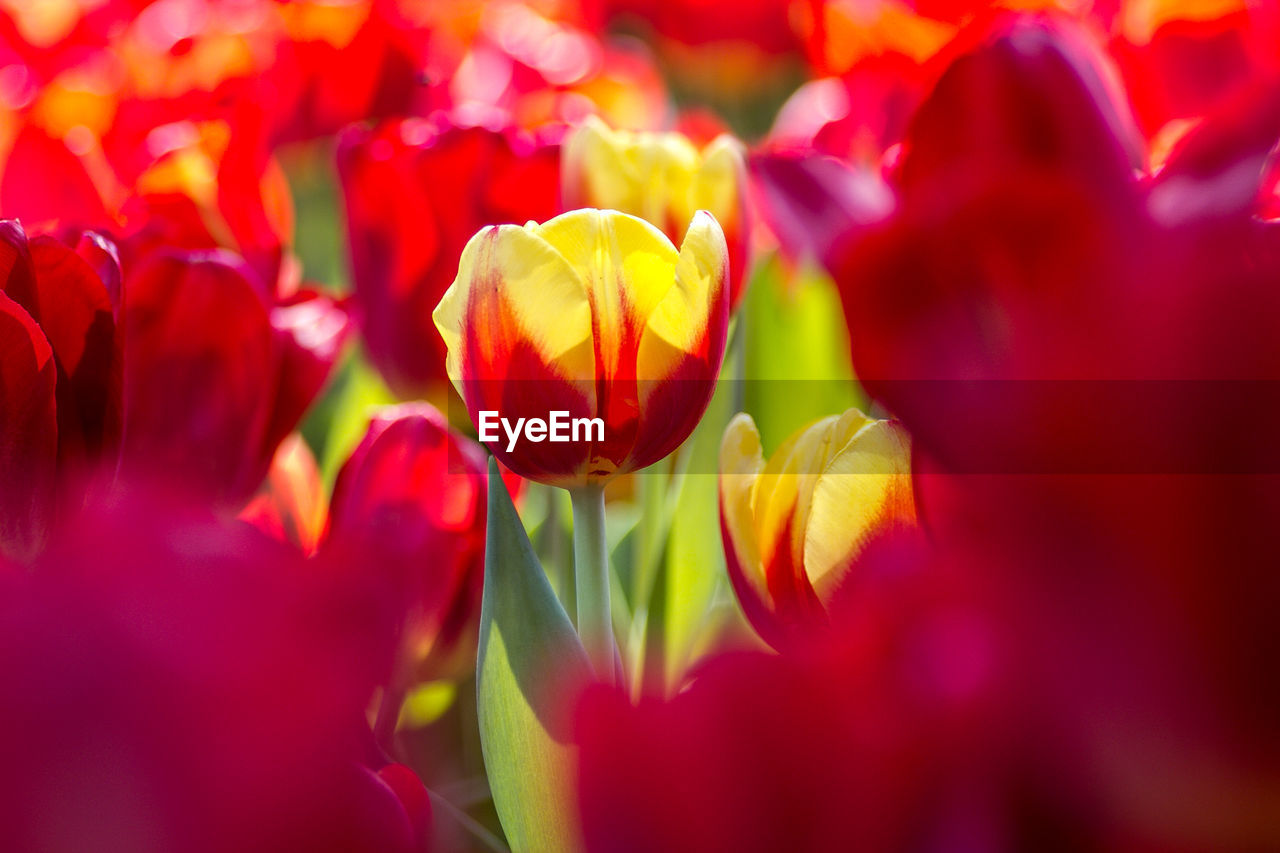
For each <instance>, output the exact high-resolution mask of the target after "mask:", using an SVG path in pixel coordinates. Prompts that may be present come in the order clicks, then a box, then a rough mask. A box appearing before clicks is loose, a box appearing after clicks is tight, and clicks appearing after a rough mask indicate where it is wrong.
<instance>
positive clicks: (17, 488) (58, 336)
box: [0, 220, 122, 558]
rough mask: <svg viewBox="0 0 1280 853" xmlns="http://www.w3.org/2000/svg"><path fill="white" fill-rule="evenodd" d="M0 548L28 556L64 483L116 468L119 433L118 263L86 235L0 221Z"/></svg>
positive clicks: (110, 250) (102, 243)
mask: <svg viewBox="0 0 1280 853" xmlns="http://www.w3.org/2000/svg"><path fill="white" fill-rule="evenodd" d="M0 270H2V272H0V275H3V278H2V279H0V290H2V292H3V296H0V312H2V313H3V318H4V327H3V333H0V341H2V343H0V346H2V347H3V349H4V352H5V353H6V357H5V358H4V359H3V364H4V376H5V378H4V382H3V384H2V386H0V387H2V388H3V393H4V399H3V401H0V442H2V444H0V465H3V468H4V471H3V479H4V482H5V488H4V489H3V504H2V506H0V553H7V554H9V555H10V556H14V557H19V558H25V557H30V556H31V555H32V554H33V553H34V552H35V551H37V550H38V549H39V547H40V545H41V543H42V542H43V541H44V538H45V536H46V535H47V532H48V527H49V525H50V524H51V523H52V518H53V515H54V509H55V501H56V498H57V493H58V491H59V489H62V488H66V487H67V486H70V485H72V484H76V485H78V482H77V481H78V480H79V479H80V478H82V477H84V476H86V475H87V474H88V473H89V471H90V469H92V468H94V467H96V466H98V465H102V466H104V467H105V468H106V469H107V470H108V471H110V470H112V469H114V467H115V462H116V459H117V458H118V454H119V442H120V433H121V396H120V394H121V356H122V353H121V346H122V338H121V334H120V329H119V320H120V268H119V263H118V261H117V260H116V257H115V247H114V246H113V245H112V244H111V243H110V242H108V241H106V240H104V239H103V238H102V237H100V236H98V235H96V234H93V233H87V232H86V233H85V234H84V235H82V236H80V237H79V242H78V243H77V245H76V246H75V248H72V247H70V246H67V245H64V244H63V243H61V242H60V241H58V240H57V239H55V238H53V237H49V236H42V237H36V238H34V239H31V240H28V238H27V235H26V233H25V232H24V231H23V229H22V226H21V225H20V224H19V223H18V222H16V221H13V220H4V221H0Z"/></svg>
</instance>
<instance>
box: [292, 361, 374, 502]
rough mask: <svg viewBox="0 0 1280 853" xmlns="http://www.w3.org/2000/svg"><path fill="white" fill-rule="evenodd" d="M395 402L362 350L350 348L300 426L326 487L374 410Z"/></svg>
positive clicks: (332, 480)
mask: <svg viewBox="0 0 1280 853" xmlns="http://www.w3.org/2000/svg"><path fill="white" fill-rule="evenodd" d="M395 402H397V400H396V397H395V395H394V394H392V393H391V391H389V390H388V389H387V386H386V385H385V384H383V382H382V377H380V376H379V375H378V373H377V371H375V370H374V369H373V366H372V365H370V364H369V362H368V361H367V360H366V359H365V358H364V353H363V352H361V351H359V350H355V351H353V352H352V353H351V354H350V355H349V356H348V357H347V359H346V361H345V362H344V363H343V365H342V367H341V372H340V373H339V375H338V376H337V377H336V379H335V380H334V382H333V384H332V385H331V386H330V388H329V391H328V392H327V393H326V394H325V396H324V399H322V400H321V401H320V402H319V403H317V405H316V406H315V407H314V408H313V409H312V412H311V414H310V415H309V416H308V418H307V423H306V424H305V425H304V427H303V435H305V436H306V437H307V439H308V440H309V441H310V442H311V446H312V447H315V448H316V453H317V455H318V456H319V458H320V475H321V477H322V478H323V479H324V482H325V485H326V486H327V487H328V488H329V489H332V488H333V482H334V480H336V479H337V478H338V471H340V470H341V469H342V466H343V464H344V463H345V462H346V461H347V457H348V456H350V455H351V451H353V450H355V449H356V445H358V444H359V443H360V441H361V439H363V438H364V435H365V432H367V431H368V429H369V419H370V418H371V417H372V415H373V412H374V410H376V409H378V408H379V407H381V406H388V405H391V404H392V403H395Z"/></svg>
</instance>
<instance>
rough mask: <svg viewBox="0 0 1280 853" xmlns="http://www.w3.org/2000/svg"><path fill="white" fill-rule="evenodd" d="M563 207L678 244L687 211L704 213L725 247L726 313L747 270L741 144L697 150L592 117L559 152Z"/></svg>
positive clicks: (724, 139)
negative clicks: (641, 224)
mask: <svg viewBox="0 0 1280 853" xmlns="http://www.w3.org/2000/svg"><path fill="white" fill-rule="evenodd" d="M561 173H562V178H563V193H562V194H563V198H564V204H565V207H566V208H570V209H571V208H577V207H598V208H604V209H611V210H620V211H622V212H623V213H630V214H632V215H634V216H639V217H640V218H642V219H646V220H648V221H649V222H651V223H653V224H654V225H656V226H658V227H659V228H661V229H662V231H663V233H664V234H666V235H667V237H668V238H670V239H671V242H672V243H675V242H677V241H678V240H679V239H680V236H681V235H682V234H683V233H684V231H685V229H686V228H688V227H689V223H690V221H691V220H692V219H693V216H694V213H695V212H697V211H699V210H706V211H709V212H710V213H711V214H712V215H713V216H715V218H716V221H717V222H719V223H720V227H721V228H723V229H724V234H725V242H726V243H727V244H728V247H729V308H730V311H732V310H733V308H734V307H735V306H736V305H737V304H738V300H739V299H740V298H741V296H742V288H743V282H744V280H745V279H744V276H745V274H746V269H747V257H748V247H747V237H748V229H749V227H750V224H749V222H748V218H747V189H746V186H747V180H746V174H747V173H746V162H745V152H744V150H743V147H742V143H740V142H738V141H737V140H736V139H734V138H733V137H731V136H729V135H728V134H721V135H719V136H717V137H716V138H715V139H713V140H712V141H711V142H710V143H708V144H707V145H706V146H705V147H703V148H702V150H701V151H699V150H698V149H697V148H696V147H694V144H693V143H692V142H690V141H689V139H688V138H687V137H686V136H684V134H681V133H632V132H629V131H622V130H611V129H610V128H609V127H608V125H606V124H605V123H604V122H602V121H601V120H600V119H598V118H596V117H594V116H591V117H589V118H588V119H587V120H586V121H585V122H583V124H582V125H581V126H580V127H579V128H577V130H575V131H574V132H573V133H572V134H571V135H570V136H569V138H568V139H567V141H566V142H565V147H564V158H563V166H562V168H561Z"/></svg>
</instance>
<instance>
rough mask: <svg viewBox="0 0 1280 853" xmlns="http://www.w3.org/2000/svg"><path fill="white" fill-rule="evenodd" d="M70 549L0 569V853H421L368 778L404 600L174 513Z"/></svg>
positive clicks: (131, 510)
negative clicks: (369, 741) (369, 742)
mask: <svg viewBox="0 0 1280 853" xmlns="http://www.w3.org/2000/svg"><path fill="white" fill-rule="evenodd" d="M65 533H66V535H65V536H59V537H57V538H56V540H55V541H54V542H53V543H52V544H51V545H50V547H49V549H48V550H47V552H46V553H45V555H44V556H43V557H41V558H40V560H38V561H37V563H36V564H35V565H34V566H33V567H32V569H31V571H28V572H12V571H7V570H6V571H0V587H2V588H3V594H2V595H0V683H3V684H4V686H5V690H6V691H7V692H10V694H11V695H14V696H21V697H22V700H21V701H14V702H6V703H4V706H3V708H2V709H0V748H2V749H3V752H4V754H5V761H4V763H3V767H0V824H2V825H3V826H4V828H5V829H4V833H5V847H6V849H9V850H14V851H19V853H26V851H33V853H34V851H37V850H51V849H57V850H83V849H89V848H92V849H95V850H103V851H121V853H124V851H137V850H140V849H146V850H152V851H157V853H169V851H172V852H173V853H178V851H182V853H201V851H209V853H213V851H225V850H244V851H264V853H265V851H304V850H305V851H325V850H333V851H338V850H341V851H369V853H374V851H396V852H397V853H399V851H404V853H408V851H410V850H416V849H420V848H419V847H417V843H418V842H416V841H415V840H414V829H415V824H416V825H417V826H421V825H422V817H421V808H420V806H419V805H415V804H414V802H413V801H412V800H411V798H410V797H409V796H408V795H407V794H406V792H408V793H410V794H411V793H412V792H409V791H408V786H407V785H406V784H403V782H404V780H397V779H395V778H391V779H390V780H389V781H384V780H386V779H387V776H385V775H384V776H383V777H382V778H381V779H380V778H379V776H378V775H375V774H374V773H373V772H372V771H369V770H366V769H364V768H363V767H362V766H361V765H362V764H363V760H364V755H363V744H364V737H363V736H362V734H361V729H362V727H363V725H364V724H363V716H362V715H363V709H364V707H365V705H366V703H367V702H368V700H369V697H370V694H371V692H372V689H373V685H374V683H375V682H376V681H377V680H379V679H380V678H382V677H384V674H385V672H386V670H387V668H388V666H389V663H390V651H391V648H392V645H391V640H392V636H391V632H390V631H389V630H387V627H386V626H389V625H392V624H395V622H396V620H397V618H398V617H397V616H396V613H397V610H396V603H395V602H394V600H391V599H388V598H385V597H383V596H382V595H381V594H380V593H379V592H378V591H377V590H376V588H374V587H372V586H371V585H370V584H368V583H367V582H365V581H362V580H361V579H360V578H358V577H355V576H352V575H350V574H341V573H336V572H333V571H327V570H320V571H317V569H316V567H315V566H314V565H312V564H309V563H305V562H304V561H303V559H302V558H301V557H300V556H299V555H297V554H295V553H293V552H292V551H291V550H290V549H287V548H285V547H283V546H280V545H278V544H277V543H274V542H272V541H270V540H269V539H267V538H266V537H263V536H262V535H261V534H259V533H257V532H256V531H253V530H251V529H249V528H248V527H245V526H243V525H233V524H228V523H222V522H217V521H215V520H214V519H213V518H212V517H210V516H207V515H205V514H203V513H202V512H200V511H195V510H190V509H186V508H183V507H181V506H180V505H177V504H175V503H174V502H173V501H172V500H167V501H166V502H165V503H158V502H154V501H144V500H141V499H139V498H137V496H130V497H129V498H128V499H124V500H116V501H115V502H113V503H110V504H94V505H93V506H92V507H91V508H90V509H89V510H88V511H87V512H86V513H85V514H84V515H83V516H82V517H80V518H78V519H75V520H71V521H69V522H68V525H67V528H66V531H65ZM365 734H366V736H367V731H366V733H365ZM409 806H413V808H414V809H415V811H416V814H417V815H418V816H417V817H414V818H412V821H413V822H412V823H411V817H410V808H409Z"/></svg>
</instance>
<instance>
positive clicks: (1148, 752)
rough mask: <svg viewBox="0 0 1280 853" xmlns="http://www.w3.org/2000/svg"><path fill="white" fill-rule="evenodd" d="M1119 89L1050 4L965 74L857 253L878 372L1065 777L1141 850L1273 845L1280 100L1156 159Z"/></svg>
mask: <svg viewBox="0 0 1280 853" xmlns="http://www.w3.org/2000/svg"><path fill="white" fill-rule="evenodd" d="M1099 79H1100V75H1098V74H1097V73H1096V72H1095V71H1094V70H1093V66H1092V65H1091V64H1090V60H1089V57H1088V56H1087V55H1086V54H1082V53H1080V52H1078V51H1077V50H1076V46H1075V45H1074V44H1073V42H1072V41H1071V40H1070V39H1065V38H1062V37H1061V36H1060V35H1059V34H1058V33H1057V32H1055V30H1054V29H1053V28H1051V27H1046V26H1045V25H1044V24H1043V23H1040V22H1037V21H1035V20H1022V21H1020V22H1017V23H1014V24H1013V25H1011V26H1006V27H1005V28H1004V29H1002V30H1001V31H999V32H997V34H996V35H995V37H994V38H993V39H992V40H991V41H990V42H988V43H987V44H985V45H983V46H981V47H979V48H978V49H977V50H976V51H975V52H973V53H971V54H969V55H967V56H965V57H963V58H961V59H959V60H957V61H956V63H954V64H953V65H952V66H951V67H950V69H949V70H948V71H947V72H946V73H945V74H944V75H943V76H942V78H941V79H940V81H939V83H938V85H937V87H936V89H935V90H934V92H933V94H932V95H931V96H930V98H929V99H928V100H927V101H926V102H925V104H924V105H923V106H922V107H921V110H920V112H919V113H918V114H917V116H916V118H915V120H914V122H913V125H912V130H911V132H910V133H909V135H908V140H907V145H906V151H905V155H904V158H903V161H902V164H901V170H900V175H901V199H900V204H899V207H898V209H897V211H896V213H895V214H894V215H893V216H891V217H890V218H889V219H888V221H887V222H886V223H885V224H884V226H883V227H881V228H879V229H877V230H876V231H875V232H874V233H872V234H871V235H869V236H866V237H865V238H864V239H861V240H859V241H855V242H853V243H851V244H850V246H849V247H848V253H847V255H846V256H845V258H844V262H843V263H842V264H841V265H839V266H838V267H837V269H836V274H837V279H838V280H839V281H840V282H841V285H842V289H843V293H844V296H845V304H846V312H847V316H848V317H849V319H850V323H851V334H852V340H853V347H854V360H855V369H856V371H857V373H858V375H859V376H860V378H862V380H863V381H864V383H865V384H866V386H867V387H868V389H869V390H870V391H871V392H872V393H873V394H874V395H876V396H877V397H878V398H879V399H880V400H882V401H883V402H884V403H885V404H886V405H887V406H888V407H889V408H890V409H891V410H892V411H893V412H894V414H895V415H897V416H898V417H899V418H901V419H902V421H903V422H904V424H905V425H906V427H907V428H908V430H909V431H910V432H911V434H912V437H913V439H914V441H915V446H916V448H917V450H918V451H919V452H920V453H921V454H922V458H924V459H926V460H927V459H929V458H931V459H932V464H931V466H930V469H926V471H925V472H923V473H920V474H918V475H917V497H918V499H919V502H920V505H921V515H922V517H923V518H924V519H925V520H926V522H927V523H928V524H929V527H930V530H931V532H932V534H933V537H934V539H935V541H936V542H937V543H938V545H939V547H940V548H941V549H943V551H944V552H945V553H947V554H948V555H950V557H951V558H954V559H955V560H957V561H958V562H961V563H963V564H964V565H967V566H971V567H973V570H974V571H975V575H974V578H973V583H974V584H976V585H979V586H981V587H982V588H984V589H988V590H991V591H992V595H993V598H994V599H995V600H997V601H998V602H999V618H1000V620H1001V621H1002V622H1003V623H1004V624H1006V625H1007V626H1008V627H1009V630H1010V632H1011V634H1012V635H1015V636H1018V637H1020V638H1021V639H1020V641H1019V648H1020V649H1021V652H1020V654H1018V655H1017V658H1018V662H1017V670H1016V671H1017V673H1018V675H1017V678H1018V680H1019V683H1020V685H1021V686H1020V689H1021V690H1023V691H1024V692H1025V694H1026V696H1027V700H1028V702H1029V703H1030V705H1031V706H1032V708H1033V710H1031V711H1029V715H1028V719H1029V720H1033V721H1034V722H1033V724H1034V725H1035V726H1037V727H1040V728H1041V729H1042V730H1043V731H1046V732H1052V733H1053V737H1052V740H1053V741H1054V742H1056V743H1059V744H1060V746H1059V747H1057V748H1050V749H1048V750H1047V751H1046V753H1045V754H1044V755H1043V762H1044V763H1045V766H1047V767H1052V768H1054V769H1053V773H1055V774H1056V775H1058V776H1060V777H1061V778H1062V779H1063V780H1064V784H1070V780H1076V784H1078V785H1079V786H1080V788H1081V789H1083V790H1089V791H1091V792H1092V794H1091V796H1090V799H1091V800H1092V801H1093V805H1094V807H1095V808H1096V809H1097V810H1098V813H1099V814H1102V815H1105V816H1106V820H1107V821H1109V822H1111V824H1112V825H1113V827H1114V831H1115V832H1116V833H1117V837H1119V838H1120V839H1121V841H1120V844H1121V846H1128V847H1147V848H1158V849H1195V848H1215V849H1231V848H1236V849H1243V848H1250V847H1268V846H1272V845H1274V844H1275V843H1276V842H1277V839H1278V838H1280V824H1277V822H1276V821H1275V820H1274V818H1272V817H1270V814H1271V810H1270V809H1269V808H1268V806H1267V805H1266V803H1267V800H1268V796H1269V795H1267V794H1265V793H1260V792H1262V791H1266V790H1269V789H1270V788H1271V787H1272V786H1274V785H1275V784H1276V780H1277V779H1280V758H1278V757H1277V755H1276V753H1275V751H1274V749H1272V748H1271V746H1270V745H1271V744H1273V743H1275V742H1277V734H1278V729H1277V726H1276V722H1275V721H1276V720H1277V719H1280V715H1278V709H1280V694H1278V693H1277V691H1276V690H1274V689H1272V685H1273V684H1274V678H1272V676H1271V672H1270V666H1271V664H1270V663H1269V662H1270V661H1271V660H1273V659H1274V657H1275V655H1276V654H1278V653H1280V648H1278V646H1277V633H1276V631H1275V630H1274V619H1273V616H1272V614H1273V613H1274V612H1275V610H1276V608H1277V607H1278V606H1280V585H1278V584H1277V582H1276V576H1275V572H1274V555H1275V553H1276V552H1277V550H1278V549H1280V542H1278V541H1277V537H1276V527H1275V524H1274V523H1273V521H1272V519H1273V518H1274V517H1275V514H1276V512H1277V511H1278V508H1280V483H1278V482H1277V477H1276V472H1277V471H1280V466H1277V461H1278V460H1277V455H1276V453H1275V442H1274V435H1275V434H1276V433H1277V431H1278V430H1280V408H1278V407H1277V406H1276V405H1275V402H1274V400H1275V396H1274V384H1275V381H1276V380H1277V378H1280V348H1278V347H1277V339H1276V335H1275V332H1274V330H1275V329H1276V328H1277V327H1278V326H1280V294H1277V291H1276V287H1275V282H1276V281H1277V280H1280V232H1278V231H1277V230H1276V228H1275V223H1270V222H1264V221H1262V220H1261V219H1260V218H1258V217H1257V216H1256V215H1255V214H1256V213H1257V212H1258V210H1259V206H1258V205H1259V201H1260V198H1261V193H1260V185H1261V181H1262V178H1263V175H1264V172H1265V169H1266V167H1267V163H1268V158H1269V156H1270V154H1271V152H1272V151H1273V150H1274V148H1275V145H1276V142H1277V140H1278V139H1280V98H1278V97H1277V95H1276V90H1275V88H1274V86H1271V87H1259V89H1258V91H1257V92H1255V93H1252V94H1251V95H1250V96H1249V97H1247V98H1245V99H1244V100H1241V101H1239V102H1236V103H1228V104H1227V105H1225V106H1224V107H1223V108H1222V109H1221V110H1220V111H1219V113H1218V114H1216V115H1214V116H1212V117H1210V118H1208V119H1206V120H1205V122H1204V123H1203V124H1201V125H1200V126H1199V127H1198V128H1197V129H1196V130H1195V131H1193V132H1192V133H1191V134H1189V135H1187V136H1186V137H1185V138H1184V139H1183V140H1182V141H1181V143H1180V144H1179V145H1178V146H1177V147H1176V148H1175V150H1174V151H1173V153H1172V154H1171V156H1170V157H1169V159H1168V161H1167V162H1166V163H1165V165H1164V166H1163V168H1162V169H1161V170H1160V171H1159V172H1158V173H1156V174H1154V175H1148V176H1145V177H1144V176H1141V175H1139V174H1138V173H1137V172H1136V170H1135V165H1136V163H1137V162H1140V161H1137V160H1135V158H1134V157H1133V154H1132V150H1133V146H1132V139H1133V135H1132V133H1131V132H1130V127H1131V124H1130V122H1128V121H1127V120H1125V119H1124V118H1123V110H1122V109H1121V107H1120V106H1119V105H1118V104H1117V102H1115V101H1113V100H1111V98H1110V97H1109V95H1108V92H1107V90H1106V88H1105V87H1100V86H1098V85H1096V84H1097V83H1098V81H1099ZM1046 742H1047V741H1046ZM1209 780H1212V781H1209ZM1210 791H1213V792H1214V794H1213V796H1210V795H1209V792H1210ZM1060 796H1061V797H1063V798H1066V797H1068V796H1076V795H1075V794H1070V793H1069V792H1067V791H1063V792H1062V793H1061V794H1060Z"/></svg>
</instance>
